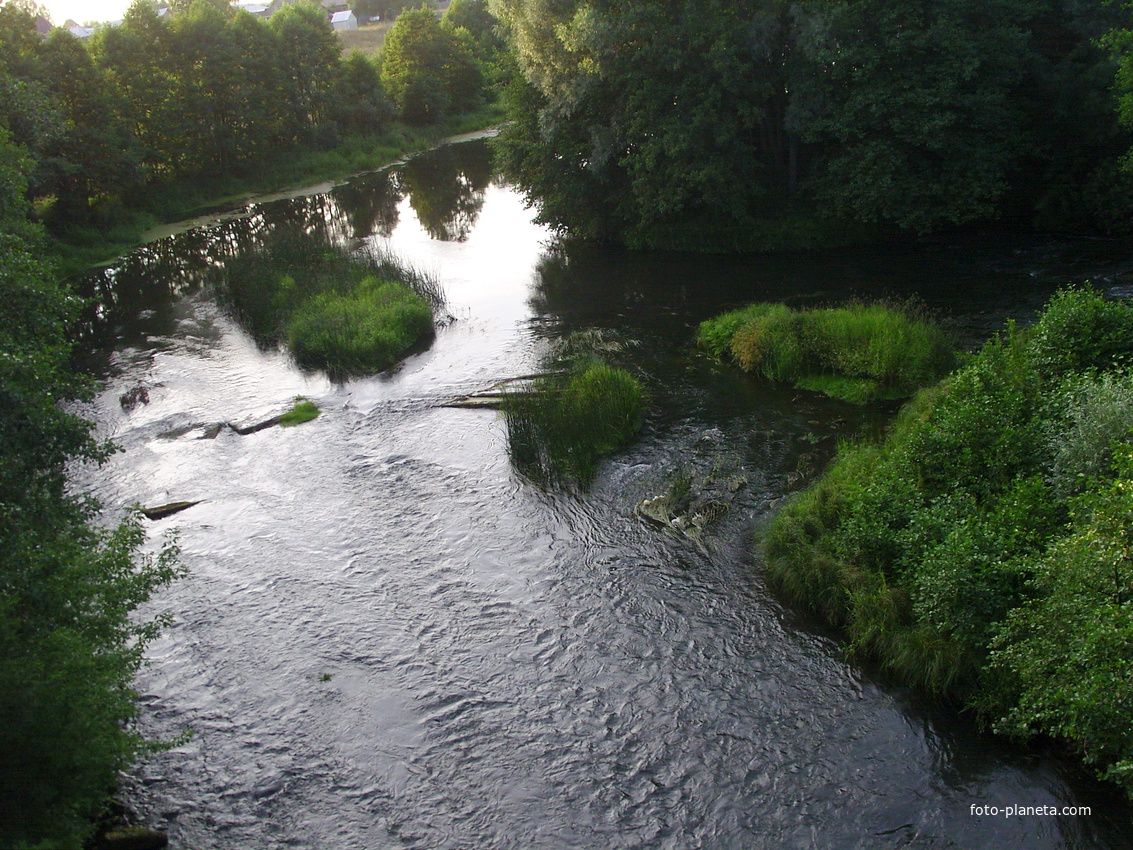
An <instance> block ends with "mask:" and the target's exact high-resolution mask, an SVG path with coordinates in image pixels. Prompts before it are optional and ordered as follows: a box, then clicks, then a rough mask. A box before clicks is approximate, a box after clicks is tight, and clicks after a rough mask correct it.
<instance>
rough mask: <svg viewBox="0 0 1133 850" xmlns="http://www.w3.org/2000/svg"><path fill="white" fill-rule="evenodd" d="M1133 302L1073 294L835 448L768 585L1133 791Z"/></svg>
mask: <svg viewBox="0 0 1133 850" xmlns="http://www.w3.org/2000/svg"><path fill="white" fill-rule="evenodd" d="M1130 365H1133V305H1129V304H1127V303H1123V302H1111V301H1106V300H1104V299H1103V298H1102V297H1101V296H1099V295H1097V294H1095V293H1093V292H1092V291H1088V290H1067V291H1063V292H1060V293H1059V294H1058V295H1056V296H1055V298H1054V299H1052V301H1051V302H1050V304H1049V305H1048V306H1047V308H1046V310H1045V311H1044V313H1043V314H1042V316H1041V317H1040V320H1039V321H1038V323H1037V324H1036V325H1035V326H1034V327H1033V328H1029V329H1027V330H1025V331H1019V330H1016V329H1015V328H1014V327H1011V328H1009V329H1008V331H1007V332H1006V333H1004V334H1003V335H1001V336H999V337H997V338H995V339H993V340H992V341H990V342H989V343H987V344H986V345H985V346H984V347H983V349H982V350H981V351H980V352H979V353H978V354H977V355H976V356H975V357H974V359H973V360H972V362H970V363H969V364H968V365H966V366H965V367H964V368H962V369H960V370H959V371H957V372H955V373H954V374H953V375H952V376H950V377H949V378H947V379H946V380H944V381H943V382H942V383H941V384H939V385H937V386H936V387H933V388H931V389H928V390H924V391H922V393H921V394H920V395H919V396H917V398H916V399H914V401H912V402H911V403H910V404H909V405H908V406H907V407H906V409H905V410H904V411H903V412H902V413H901V415H900V417H899V419H898V420H897V422H896V423H895V424H894V426H893V427H892V430H891V433H890V435H889V436H888V438H887V439H886V440H885V441H884V442H882V443H880V444H875V443H871V442H861V443H857V444H847V445H844V446H842V447H841V448H840V450H839V454H838V457H837V458H836V460H835V461H834V463H833V464H832V465H831V467H830V468H829V469H828V470H827V471H826V473H825V474H824V475H823V477H822V478H821V479H820V480H819V481H818V482H816V483H815V484H814V485H813V486H812V487H811V488H810V489H808V490H806V491H805V492H803V493H801V494H799V495H798V496H797V497H795V498H794V499H792V500H791V501H790V502H789V503H788V505H787V507H786V508H785V509H784V510H783V511H782V512H781V513H780V514H779V515H778V516H777V517H776V518H775V519H774V520H773V521H772V524H771V525H770V527H769V529H768V532H767V535H766V538H765V550H766V563H767V569H768V574H769V576H770V578H771V579H772V580H773V582H774V583H775V584H777V585H778V586H779V587H780V588H781V589H782V590H784V591H785V592H786V593H787V594H788V595H789V596H791V597H793V598H795V599H798V600H800V601H802V602H804V603H806V604H808V605H810V606H813V607H814V608H815V609H816V610H818V611H820V612H821V613H822V614H824V615H825V616H826V617H827V618H828V619H829V620H830V621H831V622H832V623H835V624H837V625H838V626H840V627H841V628H843V629H844V630H845V632H846V634H847V636H848V637H849V639H850V641H851V644H852V645H853V646H854V647H855V648H856V649H857V650H859V651H861V652H863V653H865V654H868V655H871V656H874V657H877V658H879V659H880V660H881V661H882V662H883V664H885V665H886V666H887V667H888V668H890V669H892V670H894V671H896V672H898V673H900V674H901V675H903V676H905V677H907V678H909V679H911V680H913V681H916V682H918V683H920V684H921V685H923V686H924V687H926V688H928V689H930V690H933V691H936V692H940V693H945V694H950V695H953V696H955V697H957V698H959V699H961V700H963V701H964V702H965V703H966V704H968V705H969V706H972V707H974V708H976V709H978V710H979V711H980V712H981V713H982V715H983V716H984V717H985V718H987V719H988V720H989V721H990V722H991V723H993V724H994V726H995V728H997V729H998V730H1000V731H1004V732H1010V733H1016V734H1021V735H1034V734H1046V735H1051V736H1055V737H1057V738H1060V739H1063V740H1065V741H1067V742H1069V743H1070V744H1071V745H1073V746H1075V747H1078V748H1079V749H1080V751H1081V753H1082V755H1083V756H1084V758H1085V759H1086V760H1087V761H1089V762H1092V763H1096V764H1097V765H1099V767H1100V768H1101V769H1102V770H1103V771H1104V772H1105V773H1106V775H1108V776H1109V777H1111V778H1113V779H1116V780H1118V781H1120V782H1121V783H1123V784H1124V785H1125V787H1126V788H1127V789H1130V790H1133V782H1130V777H1131V776H1133V736H1131V735H1130V728H1129V717H1130V714H1129V712H1130V706H1133V670H1131V668H1130V666H1129V663H1128V659H1129V658H1130V657H1131V655H1133V618H1131V617H1130V611H1131V610H1133V609H1131V607H1130V606H1131V605H1133V592H1131V587H1133V571H1131V565H1133V560H1131V550H1130V538H1129V534H1130V524H1129V517H1130V515H1131V514H1130V509H1131V508H1133V502H1131V501H1130V493H1133V454H1131V453H1133V377H1131V375H1130V372H1129V367H1130Z"/></svg>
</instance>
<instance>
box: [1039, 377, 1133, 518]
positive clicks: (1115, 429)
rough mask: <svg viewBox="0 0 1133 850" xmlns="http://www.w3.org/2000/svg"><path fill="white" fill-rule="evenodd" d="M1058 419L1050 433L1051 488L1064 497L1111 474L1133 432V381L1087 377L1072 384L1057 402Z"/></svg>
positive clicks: (1059, 395) (1056, 399)
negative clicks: (1116, 451) (1119, 445)
mask: <svg viewBox="0 0 1133 850" xmlns="http://www.w3.org/2000/svg"><path fill="white" fill-rule="evenodd" d="M1052 407H1056V409H1057V414H1056V416H1055V417H1054V418H1053V421H1052V422H1051V425H1050V427H1049V428H1048V431H1047V445H1048V452H1049V453H1050V455H1051V456H1052V458H1053V460H1052V463H1051V471H1050V483H1051V486H1052V487H1053V488H1054V489H1055V491H1056V492H1057V493H1058V494H1059V495H1060V496H1061V497H1063V498H1068V497H1070V496H1073V495H1075V494H1076V493H1079V492H1081V491H1082V490H1083V489H1085V488H1087V487H1089V486H1090V485H1091V484H1092V483H1093V482H1094V481H1095V479H1097V478H1098V477H1099V476H1101V475H1102V474H1104V473H1106V472H1108V470H1109V467H1110V459H1111V458H1112V456H1113V447H1114V444H1115V443H1116V442H1120V441H1127V440H1128V439H1129V433H1130V430H1131V429H1133V376H1130V375H1128V374H1124V373H1123V374H1112V373H1106V374H1101V375H1096V374H1087V375H1085V376H1081V377H1079V378H1078V379H1077V380H1073V381H1069V382H1067V384H1066V387H1065V389H1064V390H1063V391H1062V392H1060V393H1058V394H1057V396H1056V397H1055V399H1054V400H1053V402H1052Z"/></svg>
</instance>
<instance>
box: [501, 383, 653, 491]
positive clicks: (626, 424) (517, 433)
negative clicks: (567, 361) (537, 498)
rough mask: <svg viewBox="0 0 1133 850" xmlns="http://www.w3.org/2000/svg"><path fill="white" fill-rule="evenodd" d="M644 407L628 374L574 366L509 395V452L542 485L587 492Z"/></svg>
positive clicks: (637, 385)
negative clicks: (599, 467) (576, 487)
mask: <svg viewBox="0 0 1133 850" xmlns="http://www.w3.org/2000/svg"><path fill="white" fill-rule="evenodd" d="M644 406H645V394H644V391H643V389H642V387H641V384H640V383H639V382H638V380H637V379H636V378H634V377H633V376H632V375H630V374H629V373H628V372H626V371H624V370H622V369H617V368H614V367H613V366H609V365H607V364H605V363H602V362H598V361H590V362H585V363H582V364H580V365H576V366H575V367H574V368H573V369H572V370H571V371H569V372H566V373H560V374H555V375H548V376H545V377H542V378H539V379H538V380H536V381H535V382H533V383H532V384H531V386H530V387H528V388H527V389H525V390H523V391H521V392H515V393H512V394H510V395H509V396H507V398H506V399H505V401H504V405H503V411H504V416H505V419H506V421H507V429H508V452H509V454H510V455H511V459H512V462H513V463H514V464H515V465H516V467H517V468H518V469H519V470H520V471H522V472H524V473H525V474H527V475H529V476H530V477H531V478H533V479H534V480H536V481H539V482H540V483H546V484H555V483H566V482H570V481H574V482H577V483H578V484H579V485H580V486H582V487H584V488H585V487H587V486H588V485H589V484H590V482H591V481H592V480H593V478H594V474H595V472H596V470H597V465H598V461H599V460H600V459H601V458H602V457H603V456H605V455H607V454H609V453H611V452H613V451H616V450H617V449H619V448H621V447H622V446H624V445H626V444H628V443H629V442H630V440H632V439H633V436H634V434H636V433H637V431H638V429H639V428H640V427H641V418H642V412H643V410H644Z"/></svg>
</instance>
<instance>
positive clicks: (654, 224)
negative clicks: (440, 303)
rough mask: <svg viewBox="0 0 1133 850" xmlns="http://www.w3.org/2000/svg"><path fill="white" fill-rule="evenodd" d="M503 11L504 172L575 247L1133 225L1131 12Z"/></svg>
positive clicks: (759, 4)
mask: <svg viewBox="0 0 1133 850" xmlns="http://www.w3.org/2000/svg"><path fill="white" fill-rule="evenodd" d="M489 6H490V8H491V10H492V11H493V12H494V13H495V14H496V15H497V16H498V17H499V19H500V20H501V21H502V22H503V23H504V24H505V25H506V28H507V32H508V38H509V41H510V43H511V45H512V47H513V48H514V51H515V56H516V60H517V62H518V65H519V68H520V69H521V70H522V78H521V79H519V80H517V81H516V82H515V84H514V85H513V86H512V87H511V88H510V90H509V109H510V117H511V118H512V119H513V121H512V124H511V125H510V126H509V127H508V128H507V129H506V130H505V132H504V139H503V142H502V145H501V147H502V151H503V153H504V157H505V163H506V164H505V168H506V169H507V170H508V171H509V172H510V173H512V174H513V175H515V176H516V178H517V179H518V181H519V182H520V184H521V185H522V186H523V187H524V188H525V189H527V190H529V191H530V192H531V193H532V194H533V195H536V196H538V197H539V198H540V199H541V201H542V215H543V217H544V219H545V220H546V221H547V222H549V223H552V224H555V225H558V226H560V227H562V228H564V229H567V230H570V231H571V232H573V233H577V234H579V235H582V236H588V237H597V238H608V239H614V240H619V241H625V242H629V243H631V244H641V245H649V244H665V243H666V238H665V237H666V236H667V235H671V233H672V228H673V227H674V226H675V225H679V226H681V227H684V228H688V227H690V225H691V226H692V227H693V230H692V231H690V232H694V233H708V232H715V233H716V234H717V235H718V236H720V235H724V236H726V235H727V234H728V233H737V232H739V233H742V232H745V231H750V230H752V229H758V228H759V227H761V226H765V224H766V221H768V220H772V219H780V220H782V219H783V218H784V217H785V216H789V215H790V214H791V213H792V212H794V211H797V210H803V211H805V212H807V213H814V212H816V211H821V212H823V213H826V214H828V217H831V218H840V219H842V220H847V221H853V222H857V223H866V224H870V225H880V226H882V227H886V228H893V229H898V230H905V231H912V232H917V233H925V232H931V231H934V230H939V229H942V228H949V227H955V226H960V225H965V224H968V223H971V222H984V221H988V220H993V219H1009V220H1014V221H1022V222H1025V223H1027V224H1037V225H1039V226H1043V227H1085V228H1089V229H1093V230H1105V231H1118V230H1124V229H1127V228H1128V226H1129V223H1130V222H1131V221H1133V216H1131V215H1130V213H1131V212H1133V204H1131V199H1133V191H1131V190H1133V176H1131V174H1130V167H1129V163H1128V161H1127V156H1128V151H1129V150H1130V147H1131V145H1133V136H1131V134H1130V123H1131V122H1133V111H1131V109H1130V105H1129V104H1130V103H1131V102H1133V94H1131V92H1133V76H1131V73H1130V68H1133V64H1131V63H1133V60H1131V58H1130V57H1131V56H1133V37H1131V36H1130V34H1129V30H1130V29H1131V27H1130V20H1131V18H1130V15H1131V12H1130V8H1129V7H1128V6H1121V5H1119V4H1114V3H1108V2H1105V0H981V2H972V0H795V2H788V0H710V2H703V1H702V0H698V1H697V2H692V0H665V2H662V1H661V0H632V1H631V2H619V3H613V2H610V1H609V0H561V2H546V0H489ZM1115 80H1116V84H1117V86H1118V87H1119V89H1120V91H1122V92H1124V100H1121V101H1118V100H1117V99H1115V98H1114V95H1113V87H1114V86H1115ZM1123 159H1124V160H1126V161H1125V162H1124V166H1125V167H1124V168H1123V167H1122V166H1123ZM698 224H700V225H703V227H702V228H701V229H700V230H696V225H698ZM737 244H739V245H740V246H741V247H742V238H740V239H739V240H738V242H737Z"/></svg>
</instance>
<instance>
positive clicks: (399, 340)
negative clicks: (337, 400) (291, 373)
mask: <svg viewBox="0 0 1133 850" xmlns="http://www.w3.org/2000/svg"><path fill="white" fill-rule="evenodd" d="M218 292H219V295H220V298H221V300H222V301H223V302H224V303H225V304H226V305H227V306H228V307H229V309H231V311H232V312H233V314H234V315H235V316H236V318H237V319H238V320H239V321H240V322H241V324H243V325H244V327H245V328H247V330H248V331H249V333H251V334H252V336H253V337H254V338H255V339H256V341H257V342H258V343H259V344H260V345H262V346H265V347H269V346H274V345H279V344H286V345H287V347H288V348H289V349H290V351H291V353H292V355H293V356H294V358H295V360H296V362H297V363H298V364H299V365H300V366H301V367H303V368H306V369H322V370H324V371H326V372H327V373H328V374H329V375H331V377H332V378H335V379H336V380H338V379H344V378H348V377H351V376H354V375H363V374H372V373H374V372H381V371H383V370H385V369H388V368H390V367H391V366H393V365H395V364H396V363H397V361H398V360H400V359H402V358H403V357H404V356H405V355H406V354H409V353H410V352H412V351H414V350H415V349H418V348H421V347H423V346H425V345H427V343H428V342H429V341H430V340H431V339H432V335H433V313H434V310H436V309H439V308H440V307H441V306H442V304H443V296H442V295H441V291H440V287H439V286H438V285H437V283H436V281H434V280H432V279H431V278H429V277H428V276H427V275H424V274H422V273H420V272H418V271H416V270H414V269H412V268H410V267H408V266H406V265H405V264H404V263H401V262H400V261H398V260H397V259H396V258H394V257H392V256H390V255H388V254H381V253H368V254H359V255H356V254H351V253H350V252H349V251H347V250H345V249H344V248H341V247H338V246H335V245H333V244H331V242H330V241H329V240H328V239H327V238H326V237H325V236H316V235H313V234H309V233H305V232H299V231H279V232H276V233H275V234H273V235H272V236H271V237H270V238H269V239H268V240H267V241H266V242H265V243H264V244H262V245H258V246H256V247H254V248H251V249H249V250H247V251H245V252H243V253H241V254H240V255H238V256H236V257H234V258H233V259H231V260H230V261H229V262H228V264H227V265H226V267H225V271H224V274H223V276H222V279H221V281H220V283H219V285H218Z"/></svg>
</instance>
